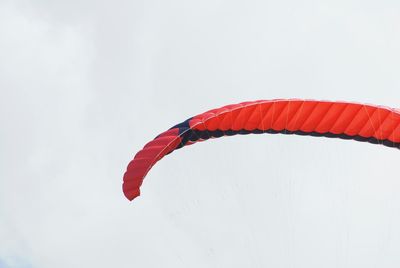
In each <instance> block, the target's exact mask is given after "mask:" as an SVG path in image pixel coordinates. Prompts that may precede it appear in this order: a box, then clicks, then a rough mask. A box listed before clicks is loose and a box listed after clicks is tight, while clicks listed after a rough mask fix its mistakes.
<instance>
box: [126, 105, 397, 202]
mask: <svg viewBox="0 0 400 268" xmlns="http://www.w3.org/2000/svg"><path fill="white" fill-rule="evenodd" d="M250 133H255V134H260V133H282V134H298V135H310V136H324V137H331V138H332V137H333V138H343V139H353V140H357V141H366V142H370V143H375V144H383V145H385V146H389V147H397V148H400V112H399V110H397V109H392V108H387V107H382V106H374V105H367V104H359V103H349V102H331V101H314V100H299V99H291V100H259V101H253V102H243V103H239V104H231V105H227V106H224V107H221V108H217V109H212V110H210V111H207V112H205V113H202V114H199V115H197V116H194V117H192V118H191V119H189V120H186V121H184V122H182V123H180V124H178V125H176V126H175V127H172V128H171V129H169V130H167V131H166V132H164V133H162V134H160V135H159V136H157V137H156V138H155V139H154V140H153V141H150V142H149V143H147V144H146V145H145V146H144V147H143V149H142V150H140V151H139V152H138V153H137V154H136V155H135V157H134V159H133V160H132V161H131V162H130V163H129V165H128V168H127V171H126V172H125V174H124V183H123V191H124V194H125V196H126V197H127V198H128V199H129V200H133V199H134V198H135V197H137V196H139V195H140V189H139V188H140V186H141V185H142V183H143V179H144V177H145V176H146V175H147V173H148V172H149V170H150V169H151V167H152V166H153V165H154V164H155V163H156V162H157V161H159V160H160V159H161V158H163V157H164V156H165V155H167V154H169V153H171V152H172V151H174V150H175V149H179V148H181V147H183V146H186V145H191V144H194V143H196V142H199V141H204V140H207V139H210V138H219V137H222V136H232V135H237V134H250Z"/></svg>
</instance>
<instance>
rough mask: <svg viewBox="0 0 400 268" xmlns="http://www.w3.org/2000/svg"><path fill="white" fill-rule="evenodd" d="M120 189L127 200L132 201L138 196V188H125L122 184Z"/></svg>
mask: <svg viewBox="0 0 400 268" xmlns="http://www.w3.org/2000/svg"><path fill="white" fill-rule="evenodd" d="M122 190H123V191H124V195H125V197H126V198H127V199H128V200H129V201H132V200H133V199H135V198H136V197H138V196H140V189H126V187H125V185H123V186H122Z"/></svg>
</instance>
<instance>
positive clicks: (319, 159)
mask: <svg viewBox="0 0 400 268" xmlns="http://www.w3.org/2000/svg"><path fill="white" fill-rule="evenodd" d="M399 12H400V2H399V1H394V0H393V1H390V0H380V1H365V0H364V1H355V0H346V1H338V0H335V1H333V0H332V1H251V0H250V1H221V0H219V1H218V0H213V1H208V0H205V1H183V0H181V1H176V0H175V1H153V0H146V1H135V0H134V1H128V0H126V1H95V0H79V1H78V0H71V1H54V0H37V1H27V0H26V1H24V0H20V1H11V0H2V1H0V123H1V128H0V129H1V131H0V267H1V268H3V267H25V268H28V267H32V268H36V267H40V268H47V267H49V268H53V267H58V268H63V267H98V268H102V267H107V268H108V267H121V268H124V267H142V268H148V267H174V268H176V267H276V268H280V267H282V268H283V267H304V268H306V267H307V268H317V267H318V268H319V267H325V268H330V267H363V268H369V267H371V268H372V267H379V268H392V267H399V266H400V229H399V228H398V226H399V225H400V179H399V172H398V170H399V169H398V166H399V164H398V163H399V159H400V152H399V151H398V150H395V149H390V148H386V147H383V146H376V145H370V144H363V143H356V142H351V141H342V140H332V139H324V138H310V137H294V136H282V135H257V136H244V137H234V138H225V139H219V140H214V141H209V142H205V143H201V144H197V145H194V146H191V147H188V148H184V149H182V150H179V151H176V152H174V153H173V154H171V155H168V156H167V157H166V158H164V159H163V160H162V161H161V162H159V164H158V165H156V166H155V167H154V168H153V170H152V171H151V172H150V174H149V175H148V177H147V178H146V181H145V183H144V186H143V189H142V196H141V197H140V198H139V199H137V200H135V202H132V203H129V202H128V201H127V200H126V199H125V197H124V196H123V194H122V190H121V182H122V175H123V172H124V171H125V168H126V165H127V164H128V162H129V161H130V160H131V159H132V157H133V155H134V154H135V153H136V152H137V151H138V150H139V149H140V148H141V147H142V146H143V145H144V144H145V143H146V142H147V141H149V140H150V139H152V138H153V137H154V136H156V135H157V134H158V133H160V132H162V131H164V130H166V129H168V128H169V127H171V126H172V125H174V124H176V123H179V122H181V121H183V120H185V119H187V118H188V117H190V116H193V115H195V114H198V113H201V112H204V111H205V110H208V109H211V108H215V107H218V106H222V105H225V104H230V103H236V102H241V101H247V100H256V99H272V98H293V97H296V98H312V99H325V100H346V101H357V102H366V103H374V104H381V105H386V106H391V107H399V106H400V104H399V97H400V93H399V92H400V76H399V73H400V65H399V62H400V50H399V47H400V28H399V25H400V16H399V15H400V14H399Z"/></svg>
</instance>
